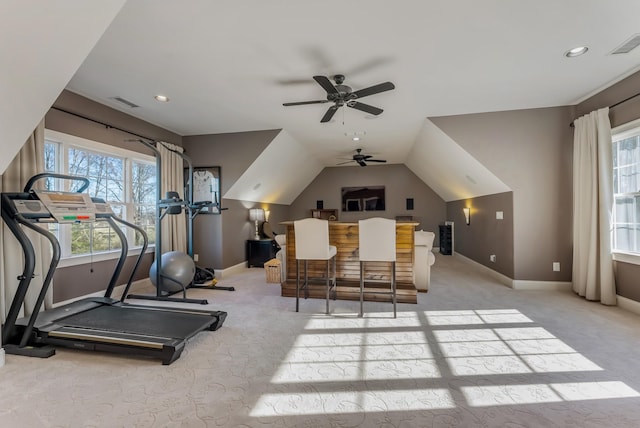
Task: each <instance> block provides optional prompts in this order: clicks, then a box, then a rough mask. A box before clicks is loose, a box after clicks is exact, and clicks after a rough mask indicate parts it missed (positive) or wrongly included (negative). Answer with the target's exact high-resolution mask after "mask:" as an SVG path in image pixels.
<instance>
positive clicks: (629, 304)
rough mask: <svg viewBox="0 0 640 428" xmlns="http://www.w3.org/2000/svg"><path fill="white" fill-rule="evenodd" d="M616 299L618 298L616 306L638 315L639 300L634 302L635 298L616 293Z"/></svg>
mask: <svg viewBox="0 0 640 428" xmlns="http://www.w3.org/2000/svg"><path fill="white" fill-rule="evenodd" d="M616 299H617V300H618V307H619V308H620V309H624V310H625V311H629V312H632V313H634V314H636V315H640V302H636V301H635V300H631V299H629V298H627V297H622V296H620V295H617V296H616Z"/></svg>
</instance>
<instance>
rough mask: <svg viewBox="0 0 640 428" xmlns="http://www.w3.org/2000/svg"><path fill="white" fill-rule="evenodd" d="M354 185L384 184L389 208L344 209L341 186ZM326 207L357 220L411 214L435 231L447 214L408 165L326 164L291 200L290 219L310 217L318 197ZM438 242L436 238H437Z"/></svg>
mask: <svg viewBox="0 0 640 428" xmlns="http://www.w3.org/2000/svg"><path fill="white" fill-rule="evenodd" d="M351 186H385V198H386V211H372V212H343V211H342V209H341V208H342V201H341V193H340V190H341V188H342V187H351ZM407 198H413V201H414V209H413V210H411V211H408V210H407V209H406V199H407ZM317 200H323V201H324V208H327V209H331V208H335V209H338V210H340V211H339V216H338V220H340V221H347V222H349V221H358V220H360V219H362V218H367V217H378V216H379V217H386V218H395V217H396V216H398V215H411V216H413V219H414V220H415V221H417V222H419V223H420V225H418V227H417V229H418V230H420V229H424V230H429V231H432V232H435V233H436V240H437V239H438V237H437V235H438V224H439V223H442V222H443V221H444V220H445V217H446V206H445V203H444V201H443V200H442V198H440V197H439V196H438V195H437V194H436V193H435V192H434V191H433V190H431V188H430V187H429V186H427V185H426V184H424V182H423V181H422V180H420V179H419V178H418V177H417V176H416V175H415V174H414V173H413V172H412V171H411V170H410V169H409V168H407V167H406V166H405V165H370V166H367V167H361V166H348V167H331V168H325V169H323V170H322V172H321V173H320V174H318V176H317V177H316V178H315V179H314V180H313V182H311V184H309V186H307V188H306V189H305V190H304V191H303V192H302V193H301V194H300V196H298V197H297V198H296V200H295V201H293V203H292V204H291V211H290V215H291V218H290V220H295V219H299V218H305V217H309V216H310V215H311V212H310V210H311V209H313V208H315V207H316V201H317ZM436 242H437V241H436Z"/></svg>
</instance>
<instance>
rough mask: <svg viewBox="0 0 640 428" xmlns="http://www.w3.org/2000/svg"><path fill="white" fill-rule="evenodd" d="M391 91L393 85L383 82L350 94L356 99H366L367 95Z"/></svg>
mask: <svg viewBox="0 0 640 428" xmlns="http://www.w3.org/2000/svg"><path fill="white" fill-rule="evenodd" d="M329 83H331V82H329ZM392 89H395V85H394V84H393V83H391V82H384V83H379V84H377V85H373V86H369V87H368V88H364V89H360V90H359V91H355V92H353V93H352V95H355V96H356V97H357V98H362V97H368V96H369V95H373V94H379V93H380V92H385V91H390V90H392Z"/></svg>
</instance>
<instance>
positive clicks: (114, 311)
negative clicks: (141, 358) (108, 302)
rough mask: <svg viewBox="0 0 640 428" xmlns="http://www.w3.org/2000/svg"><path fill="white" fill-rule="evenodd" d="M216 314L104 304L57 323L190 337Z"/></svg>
mask: <svg viewBox="0 0 640 428" xmlns="http://www.w3.org/2000/svg"><path fill="white" fill-rule="evenodd" d="M216 321H217V320H216V318H214V317H212V316H209V315H194V314H191V313H182V312H170V311H155V310H147V309H137V308H128V307H126V306H125V307H123V306H101V307H99V308H96V309H93V310H91V311H86V312H81V313H79V314H76V315H71V316H70V317H68V318H64V319H61V320H59V321H58V322H56V324H59V325H64V326H70V327H80V328H90V329H95V330H108V331H116V332H123V333H133V334H140V335H148V336H160V337H170V338H179V339H188V338H189V337H191V336H193V335H195V334H196V333H198V332H200V331H202V330H206V329H207V328H208V327H209V325H210V324H212V323H214V322H216Z"/></svg>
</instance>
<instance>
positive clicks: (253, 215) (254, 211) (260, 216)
mask: <svg viewBox="0 0 640 428" xmlns="http://www.w3.org/2000/svg"><path fill="white" fill-rule="evenodd" d="M249 220H250V221H264V210H263V209H262V208H251V209H250V210H249Z"/></svg>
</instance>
